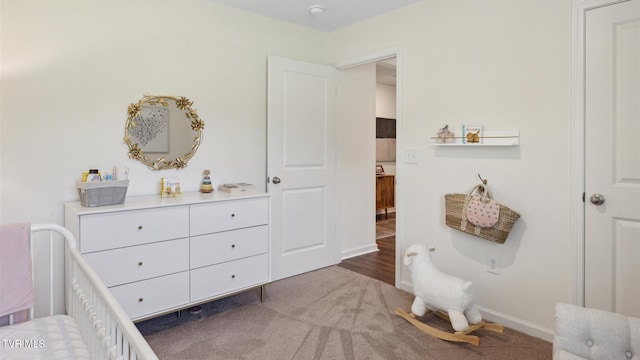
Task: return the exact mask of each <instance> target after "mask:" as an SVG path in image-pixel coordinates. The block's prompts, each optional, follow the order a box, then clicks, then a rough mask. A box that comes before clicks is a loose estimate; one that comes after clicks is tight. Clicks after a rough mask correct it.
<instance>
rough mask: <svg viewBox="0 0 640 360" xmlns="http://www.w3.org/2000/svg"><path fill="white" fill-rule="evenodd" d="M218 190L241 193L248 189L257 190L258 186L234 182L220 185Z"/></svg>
mask: <svg viewBox="0 0 640 360" xmlns="http://www.w3.org/2000/svg"><path fill="white" fill-rule="evenodd" d="M218 190H221V191H224V192H228V193H230V194H239V193H243V192H247V191H256V187H255V185H253V184H247V183H233V184H222V185H220V186H218Z"/></svg>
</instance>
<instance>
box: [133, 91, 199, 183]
mask: <svg viewBox="0 0 640 360" xmlns="http://www.w3.org/2000/svg"><path fill="white" fill-rule="evenodd" d="M192 105H193V102H192V101H190V100H189V99H187V98H186V97H182V96H165V95H149V94H145V95H144V97H143V98H142V99H141V100H140V101H138V102H137V103H134V104H131V105H129V108H128V111H127V112H128V118H127V121H126V124H125V132H124V142H125V143H126V144H127V146H128V147H129V158H131V159H136V160H138V161H140V162H142V163H143V164H145V165H147V166H148V167H149V168H150V169H153V170H162V169H172V168H176V169H181V168H184V167H186V166H187V162H188V161H189V160H190V159H191V158H192V157H193V156H194V155H195V153H196V150H197V149H198V146H200V142H201V141H202V132H203V130H204V121H202V120H200V117H199V116H198V113H197V111H196V110H195V109H193V108H192V107H191V106H192ZM185 120H186V121H185Z"/></svg>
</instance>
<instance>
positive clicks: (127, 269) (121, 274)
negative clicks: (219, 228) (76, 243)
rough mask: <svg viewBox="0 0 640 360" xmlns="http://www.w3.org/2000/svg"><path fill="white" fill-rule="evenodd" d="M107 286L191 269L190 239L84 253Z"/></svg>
mask: <svg viewBox="0 0 640 360" xmlns="http://www.w3.org/2000/svg"><path fill="white" fill-rule="evenodd" d="M83 257H84V258H85V260H87V262H88V263H89V265H91V267H92V268H93V269H94V270H95V271H96V272H97V273H98V275H99V276H100V278H101V279H102V281H103V282H104V283H105V284H106V285H107V286H115V285H121V284H125V283H130V282H134V281H140V280H144V279H149V278H152V277H157V276H162V275H167V274H172V273H177V272H180V271H185V270H189V239H188V238H184V239H179V240H170V241H162V242H158V243H153V244H147V245H138V246H131V247H126V248H120V249H114V250H106V251H98V252H94V253H90V254H85V255H83Z"/></svg>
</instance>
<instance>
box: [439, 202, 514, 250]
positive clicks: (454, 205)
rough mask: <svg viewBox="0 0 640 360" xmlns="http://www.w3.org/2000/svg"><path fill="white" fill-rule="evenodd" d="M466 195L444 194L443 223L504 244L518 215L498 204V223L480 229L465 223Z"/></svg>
mask: <svg viewBox="0 0 640 360" xmlns="http://www.w3.org/2000/svg"><path fill="white" fill-rule="evenodd" d="M467 196H469V195H468V194H446V195H445V196H444V200H445V222H446V224H447V226H449V227H451V228H453V229H456V230H458V231H462V232H465V233H467V234H471V235H475V236H478V237H481V238H483V239H485V240H489V241H493V242H497V243H499V244H504V242H505V240H507V236H509V232H510V231H511V228H512V227H513V224H514V223H515V222H516V221H517V220H518V219H519V218H520V214H518V213H517V212H515V211H513V210H511V209H509V208H508V207H506V206H504V205H502V204H500V216H499V217H498V222H497V223H496V224H495V225H494V226H492V227H490V228H482V227H479V226H475V225H473V224H471V223H468V222H467V219H466V214H465V204H466V202H465V200H466V198H467Z"/></svg>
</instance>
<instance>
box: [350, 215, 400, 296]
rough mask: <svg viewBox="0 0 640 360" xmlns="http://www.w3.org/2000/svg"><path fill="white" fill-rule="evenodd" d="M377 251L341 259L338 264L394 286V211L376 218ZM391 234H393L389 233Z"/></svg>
mask: <svg viewBox="0 0 640 360" xmlns="http://www.w3.org/2000/svg"><path fill="white" fill-rule="evenodd" d="M376 233H377V237H378V239H376V243H377V244H378V251H377V252H372V253H369V254H364V255H360V256H355V257H352V258H349V259H345V260H342V262H341V263H340V264H339V266H341V267H343V268H345V269H349V270H351V271H355V272H357V273H359V274H362V275H365V276H369V277H372V278H374V279H377V280H380V281H383V282H386V283H387V284H391V285H394V286H395V281H396V280H395V279H396V237H395V213H389V215H388V218H385V216H384V215H378V217H377V219H376ZM390 234H393V235H390Z"/></svg>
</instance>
